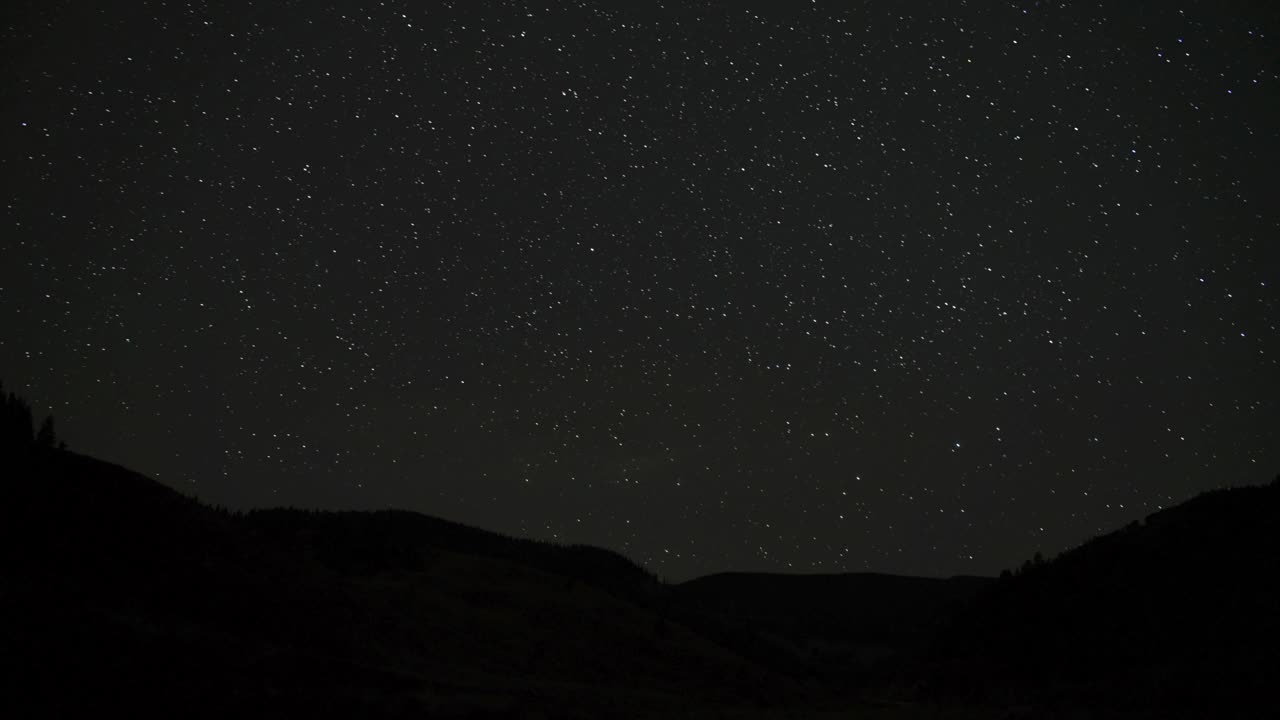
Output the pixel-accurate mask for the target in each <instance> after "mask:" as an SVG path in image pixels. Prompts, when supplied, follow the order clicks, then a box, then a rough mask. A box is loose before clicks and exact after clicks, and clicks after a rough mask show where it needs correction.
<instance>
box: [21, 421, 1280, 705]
mask: <svg viewBox="0 0 1280 720" xmlns="http://www.w3.org/2000/svg"><path fill="white" fill-rule="evenodd" d="M10 399H11V400H13V398H10ZM6 407H7V408H8V411H11V412H8V414H7V415H6V417H7V418H9V419H10V420H12V422H8V423H7V425H6V427H9V426H12V427H11V428H10V429H12V430H13V432H12V433H9V434H8V435H7V436H6V439H5V440H4V442H3V448H2V450H0V452H2V457H0V461H2V464H0V467H3V470H4V472H3V480H2V481H0V548H2V549H0V567H2V568H3V576H2V577H3V583H2V584H0V646H3V647H4V649H5V652H4V653H0V712H4V714H5V715H6V716H11V717H20V716H21V717H26V716H31V715H33V714H35V715H41V716H74V715H79V714H82V713H87V712H94V713H99V712H102V711H104V710H106V709H114V710H122V709H128V711H129V712H131V713H132V714H134V715H158V714H161V713H164V714H178V715H181V716H185V717H225V716H227V715H228V714H240V715H246V714H247V715H250V716H263V715H271V716H278V717H298V716H302V715H304V714H305V715H307V716H310V717H339V716H341V717H350V716H363V717H424V716H425V717H444V718H463V717H469V718H470V717H570V718H572V717H583V718H585V717H667V716H671V715H685V716H691V717H741V718H746V717H808V716H812V715H816V714H819V713H823V712H825V713H830V715H829V716H831V717H844V716H857V717H875V718H919V717H964V718H979V717H1004V716H1006V715H1007V714H1008V713H1009V712H1010V711H1011V709H1012V710H1013V711H1014V712H1015V714H1022V715H1023V716H1029V717H1103V716H1105V717H1172V716H1179V715H1181V716H1188V717H1197V716H1206V715H1210V714H1211V715H1215V716H1240V717H1269V716H1272V715H1273V713H1271V712H1269V711H1270V710H1273V709H1274V708H1275V707H1276V701H1275V698H1274V695H1273V692H1272V691H1271V689H1270V682H1271V678H1272V676H1273V674H1274V669H1275V668H1276V667H1280V663H1278V662H1277V661H1278V660H1280V654H1278V653H1277V648H1278V647H1280V621H1278V615H1280V613H1278V612H1277V609H1276V608H1277V607H1280V588H1278V579H1280V573H1277V570H1280V568H1278V567H1277V557H1278V554H1277V551H1280V545H1278V542H1277V538H1278V531H1277V524H1276V521H1277V520H1278V519H1280V483H1277V484H1273V485H1271V486H1268V487H1254V488H1241V489H1234V490H1223V491H1216V492H1212V493H1207V494H1204V495H1202V496H1200V497H1197V498H1195V499H1193V500H1191V501H1189V502H1187V503H1184V504H1182V505H1179V506H1177V507H1174V508H1169V509H1167V510H1164V511H1162V512H1159V513H1155V514H1153V515H1151V516H1149V517H1148V518H1146V519H1145V521H1143V522H1140V523H1134V524H1133V525H1130V526H1129V527H1127V528H1125V529H1123V530H1121V531H1119V532H1116V533H1112V534H1109V535H1106V536H1103V537H1100V538H1096V539H1094V540H1091V541H1089V542H1087V543H1085V544H1084V545H1082V546H1080V547H1079V548H1076V549H1075V550H1072V551H1070V552H1067V553H1064V554H1063V555H1061V556H1060V557H1058V558H1056V559H1054V560H1052V561H1049V562H1036V563H1031V564H1029V565H1028V566H1027V567H1026V568H1025V569H1024V570H1023V571H1021V572H1019V573H1018V574H1016V575H1012V576H1008V577H1004V578H1002V579H1000V580H995V579H988V578H965V577H961V578H951V579H928V578H910V577H897V576H891V575H876V574H846V575H807V576H806V575H771V574H747V573H725V574H719V575H712V576H708V577H704V578H698V579H696V580H692V581H689V582H686V583H682V584H678V585H667V584H664V583H662V582H660V581H659V580H658V579H656V578H655V577H654V576H653V575H652V574H651V573H649V572H648V571H646V570H645V569H644V568H642V567H640V566H638V565H636V564H634V563H633V562H631V561H630V560H628V559H627V558H625V557H623V556H621V555H618V554H617V553H613V552H610V551H607V550H603V549H600V548H593V547H584V546H560V545H554V544H548V543H542V542H535V541H531V540H524V539H518V538H510V537H506V536H503V535H500V534H496V533H491V532H487V531H484V530H480V529H477V528H472V527H468V526H465V525H460V524H457V523H453V522H449V521H446V520H442V519H439V518H433V517H429V516H425V515H421V514H417V513H411V512H403V511H381V512H316V511H306V510H295V509H273V510H257V511H251V512H248V513H231V512H227V511H225V510H221V509H217V508H212V507H209V506H207V505H205V504H202V503H200V502H198V501H197V500H195V499H192V498H189V497H187V496H184V495H182V494H180V493H178V492H176V491H174V490H172V489H170V488H168V487H166V486H164V485H161V484H159V483H157V482H155V481H153V480H151V479H149V478H146V477H144V476H142V475H139V474H137V473H134V472H132V471H130V470H127V469H125V468H122V467H119V466H116V465H112V464H110V463H105V462H102V461H99V460H95V459H93V458H90V457H86V456H83V455H79V454H76V453H73V452H69V451H66V450H64V449H59V448H57V447H56V446H55V444H54V442H53V438H52V437H46V438H45V439H43V440H41V439H39V438H38V435H39V434H38V433H36V432H34V428H33V427H32V426H33V421H32V420H31V414H30V412H29V406H27V405H25V404H24V403H22V402H16V401H15V402H8V404H7V405H6ZM15 418H16V419H15ZM50 426H51V423H50ZM50 434H51V433H50ZM1103 709H1105V710H1106V711H1105V712H1104V711H1103Z"/></svg>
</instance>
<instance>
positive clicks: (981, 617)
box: [930, 483, 1280, 716]
mask: <svg viewBox="0 0 1280 720" xmlns="http://www.w3.org/2000/svg"><path fill="white" fill-rule="evenodd" d="M933 657H934V661H935V662H936V663H937V664H936V665H934V667H933V668H932V670H931V675H930V683H931V685H930V691H931V692H933V693H935V694H936V696H937V697H941V698H946V699H956V698H962V699H966V700H974V701H991V700H992V699H994V698H999V699H1002V700H1004V699H1008V698H1016V699H1017V700H1018V701H1019V702H1025V703H1037V704H1050V705H1063V704H1080V705H1087V704H1095V705H1097V706H1103V707H1118V708H1129V709H1138V708H1144V707H1153V706H1154V707H1161V708H1178V709H1180V711H1184V712H1188V713H1191V714H1197V713H1212V712H1220V711H1223V710H1224V709H1234V710H1241V709H1253V708H1256V709H1261V708H1272V709H1275V708H1277V707H1280V706H1278V705H1277V704H1276V700H1275V697H1274V687H1273V681H1274V669H1275V668H1276V667H1280V484H1277V483H1273V484H1272V485H1270V486H1266V487H1242V488H1234V489H1227V490H1217V491H1212V492H1207V493H1204V494H1202V495H1200V496H1198V497H1195V498H1193V499H1191V500H1189V501H1187V502H1185V503H1183V504H1181V505H1178V506H1176V507H1172V508H1168V509H1166V510H1162V511H1160V512H1157V513H1154V514H1152V515H1149V516H1148V517H1147V518H1146V519H1145V520H1144V521H1140V522H1134V523H1132V524H1130V525H1129V526H1128V527H1126V528H1124V529H1122V530H1119V531H1117V532H1113V533H1110V534H1108V535H1104V536H1101V537H1098V538H1095V539H1093V540H1091V541H1089V542H1086V543H1084V544H1083V545H1081V546H1080V547H1078V548H1075V549H1073V550H1071V551H1068V552H1065V553H1063V554H1062V555H1061V556H1059V557H1058V558H1056V559H1054V560H1052V561H1050V562H1045V563H1040V564H1032V565H1031V566H1029V567H1028V568H1027V569H1025V570H1024V571H1022V572H1021V573H1019V574H1018V575H1016V576H1011V577H1005V578H1003V579H1001V580H1000V581H999V582H997V583H995V584H994V585H992V586H991V587H990V588H988V590H987V591H986V592H985V593H984V594H983V595H982V596H981V597H980V598H979V601H978V602H977V603H975V604H974V605H973V606H972V607H970V608H969V609H968V610H967V611H966V612H964V613H961V614H959V615H957V616H956V617H955V618H954V619H953V621H952V622H950V623H949V624H948V626H947V628H946V631H945V632H944V633H942V634H941V635H940V636H939V638H938V642H937V644H936V646H935V654H934V656H933ZM1246 716H1252V715H1246Z"/></svg>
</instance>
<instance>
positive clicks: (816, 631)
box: [673, 573, 995, 688]
mask: <svg viewBox="0 0 1280 720" xmlns="http://www.w3.org/2000/svg"><path fill="white" fill-rule="evenodd" d="M994 582H995V581H994V580H993V579H991V578H981V577H956V578H949V579H937V578H922V577H904V576H901V575H883V574H878V573H846V574H838V575H817V574H815V575H778V574H770V573H721V574H717V575H708V576H706V577H701V578H697V579H695V580H691V581H689V582H686V583H682V584H680V585H677V586H675V587H674V588H673V593H674V595H675V596H676V598H677V602H678V604H679V605H681V606H684V607H689V608H697V609H701V610H704V611H706V612H707V613H708V614H709V615H711V616H714V617H718V618H721V619H722V620H723V621H724V622H728V623H731V624H733V625H735V626H741V627H750V628H752V629H754V630H755V631H756V632H757V633H759V634H760V635H761V636H763V637H764V638H765V639H766V640H771V641H774V642H775V643H776V644H778V645H780V646H782V647H783V648H784V649H785V650H786V651H787V652H788V653H789V654H791V655H794V656H796V657H798V658H800V659H801V660H803V661H804V662H805V663H807V664H808V666H810V667H812V668H814V669H815V670H816V671H817V672H818V674H819V675H820V677H821V678H822V679H823V680H824V681H825V682H826V683H827V684H838V685H843V686H852V687H854V688H863V687H867V686H868V685H873V684H874V683H875V682H877V681H878V678H879V677H880V676H882V675H883V672H882V671H883V670H884V669H885V666H887V665H895V664H896V663H897V662H900V661H902V660H904V659H905V658H908V657H911V656H912V655H914V654H916V653H918V652H920V651H921V650H922V649H923V648H924V647H925V646H927V644H928V642H929V641H930V640H931V639H932V638H933V636H934V633H935V632H936V631H937V630H938V628H939V627H940V626H941V625H942V624H943V623H944V622H946V621H947V620H948V619H949V618H950V617H951V616H952V615H954V614H955V613H956V612H958V611H960V610H962V609H964V608H966V607H968V605H969V604H970V603H972V602H973V601H974V599H975V598H976V597H978V595H979V594H980V593H981V592H982V590H983V589H985V588H987V587H989V586H990V585H991V584H992V583H994Z"/></svg>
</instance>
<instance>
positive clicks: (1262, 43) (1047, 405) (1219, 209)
mask: <svg viewBox="0 0 1280 720" xmlns="http://www.w3.org/2000/svg"><path fill="white" fill-rule="evenodd" d="M0 13H2V14H3V36H2V40H0V53H2V55H0V57H2V59H3V66H2V69H3V75H2V76H0V123H2V127H3V133H2V134H0V181H2V182H3V186H2V187H3V197H4V208H3V225H2V227H3V235H2V236H0V243H2V245H0V250H2V252H3V255H2V256H0V379H3V380H4V381H5V384H6V387H8V388H10V389H15V390H18V391H19V392H22V393H23V394H25V395H27V396H29V397H31V398H32V399H33V400H34V401H35V403H36V405H37V410H38V411H40V412H53V413H54V415H55V416H56V418H57V421H58V423H59V427H60V430H61V434H62V436H63V437H64V438H65V439H66V440H67V441H68V443H69V444H70V445H71V447H72V449H74V450H78V451H81V452H85V453H89V454H92V455H96V456H99V457H102V458H105V459H108V460H112V461H115V462H120V463H123V464H125V465H127V466H129V467H131V468H133V469H136V470H138V471H140V472H143V473H146V474H149V475H151V476H153V477H156V478H157V479H159V480H161V481H162V482H165V483H168V484H170V485H172V486H174V487H177V488H180V489H182V490H183V491H184V492H188V493H192V494H196V495H198V496H199V497H200V498H201V499H202V500H206V501H210V502H213V503H218V504H222V505H227V506H230V507H234V508H246V507H256V506H266V505H295V506H305V507H321V508H334V509H336V508H355V509H366V508H382V507H399V508H406V509H411V510H417V511H421V512H425V513H429V514H432V515H438V516H441V517H445V518H449V519H453V520H457V521H461V522H466V523H470V524H475V525H479V526H481V527H485V528H489V529H494V530H498V531H501V532H505V533H509V534H514V535H519V536H527V537H535V538H543V539H556V540H560V541H564V542H585V543H591V544H596V545H602V546H605V547H609V548H613V549H616V550H619V551H622V552H624V553H625V554H627V555H628V556H630V557H632V558H633V559H635V560H637V561H640V562H642V563H645V564H646V565H647V566H648V567H650V568H651V569H653V570H654V571H655V572H658V573H660V574H661V575H663V576H664V577H666V578H668V579H677V580H678V579H684V578H688V577H692V576H694V575H698V574H704V573H709V572H714V571H720V570H770V571H806V572H809V571H823V572H837V571H865V570H874V571H883V572H894V573H911V574H925V575H950V574H956V573H972V574H994V573H996V572H999V570H1000V569H1001V568H1004V567H1009V566H1012V565H1016V564H1019V563H1021V562H1022V560H1024V559H1025V558H1027V557H1029V556H1030V555H1031V554H1032V553H1033V552H1035V551H1037V550H1042V551H1044V552H1045V553H1046V554H1053V553H1056V552H1058V551H1061V550H1063V549H1065V548H1067V547H1069V546H1072V545H1075V544H1078V543H1080V542H1082V541H1084V540H1086V539H1088V538H1089V537H1091V536H1093V535H1096V534H1098V533H1100V532H1103V531H1110V530H1112V529H1115V528H1117V527H1120V526H1123V525H1125V524H1127V523H1128V522H1130V521H1132V520H1135V519H1138V518H1141V517H1143V516H1144V515H1146V514H1148V513H1150V512H1153V511H1155V510H1156V509H1157V508H1159V507H1162V506H1168V505H1170V504H1173V503H1176V502H1179V501H1181V500H1183V499H1186V498H1188V497H1189V496H1191V495H1193V494H1195V493H1196V492H1198V491H1201V490H1204V489H1208V488H1213V487H1221V486H1225V485H1238V484H1246V483H1259V482H1265V481H1268V480H1270V479H1271V477H1272V476H1273V475H1274V474H1275V473H1276V472H1277V471H1280V332H1278V328H1277V309H1278V308H1277V300H1278V296H1277V292H1276V288H1277V284H1278V283H1280V203H1278V202H1277V200H1280V198H1278V197H1277V192H1276V190H1277V188H1280V172H1278V171H1277V166H1278V165H1280V152H1278V151H1280V142H1278V140H1280V44H1278V43H1277V38H1280V4H1277V3H1270V2H1256V3H1246V2H1208V1H1204V2H1194V1H1191V0H1183V1H1175V0H1152V1H1150V2H1128V1H1123V2H1122V1H1120V0H1115V1H1112V2H1065V1H1054V2H1051V1H1047V0H1046V1H1041V2H997V1H995V0H991V1H986V0H983V1H978V0H970V2H964V1H963V0H949V1H945V2H888V1H887V0H886V1H884V2H841V3H838V2H808V1H803V2H802V1H800V0H795V1H789V2H774V3H759V2H727V1H726V2H720V3H711V2H638V1H637V2H629V1H628V2H624V1H623V0H611V1H607V2H565V3H545V2H516V1H505V2H481V1H479V0H477V1H475V2H473V1H471V0H458V1H457V2H452V3H449V2H409V1H407V0H406V1H404V2H392V1H386V2H361V3H357V2H351V3H344V2H338V1H337V0H291V1H288V2H285V1H274V0H273V1H270V2H267V1H265V0H264V1H262V2H254V3H247V2H227V3H222V2H212V1H210V2H199V1H194V0H193V1H192V2H154V1H153V2H142V1H139V2H119V3H115V2H112V3H89V2H79V3H71V2H60V1H54V0H40V1H39V2H33V1H18V2H9V3H5V9H4V10H3V11H0Z"/></svg>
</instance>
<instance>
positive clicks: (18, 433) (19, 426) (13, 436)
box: [0, 385, 35, 447]
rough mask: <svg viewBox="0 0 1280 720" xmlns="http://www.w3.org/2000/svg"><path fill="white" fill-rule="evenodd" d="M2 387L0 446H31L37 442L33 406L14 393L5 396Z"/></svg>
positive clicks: (0, 387)
mask: <svg viewBox="0 0 1280 720" xmlns="http://www.w3.org/2000/svg"><path fill="white" fill-rule="evenodd" d="M3 390H4V388H3V385H0V401H2V403H0V404H3V408H2V409H0V444H3V445H4V446H7V447H8V446H21V445H30V444H31V443H32V442H34V441H35V434H34V433H33V432H32V422H31V405H30V404H29V403H27V401H26V400H24V399H22V398H21V397H19V396H18V395H16V394H14V393H12V392H11V393H9V394H7V395H6V394H4V392H3Z"/></svg>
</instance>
